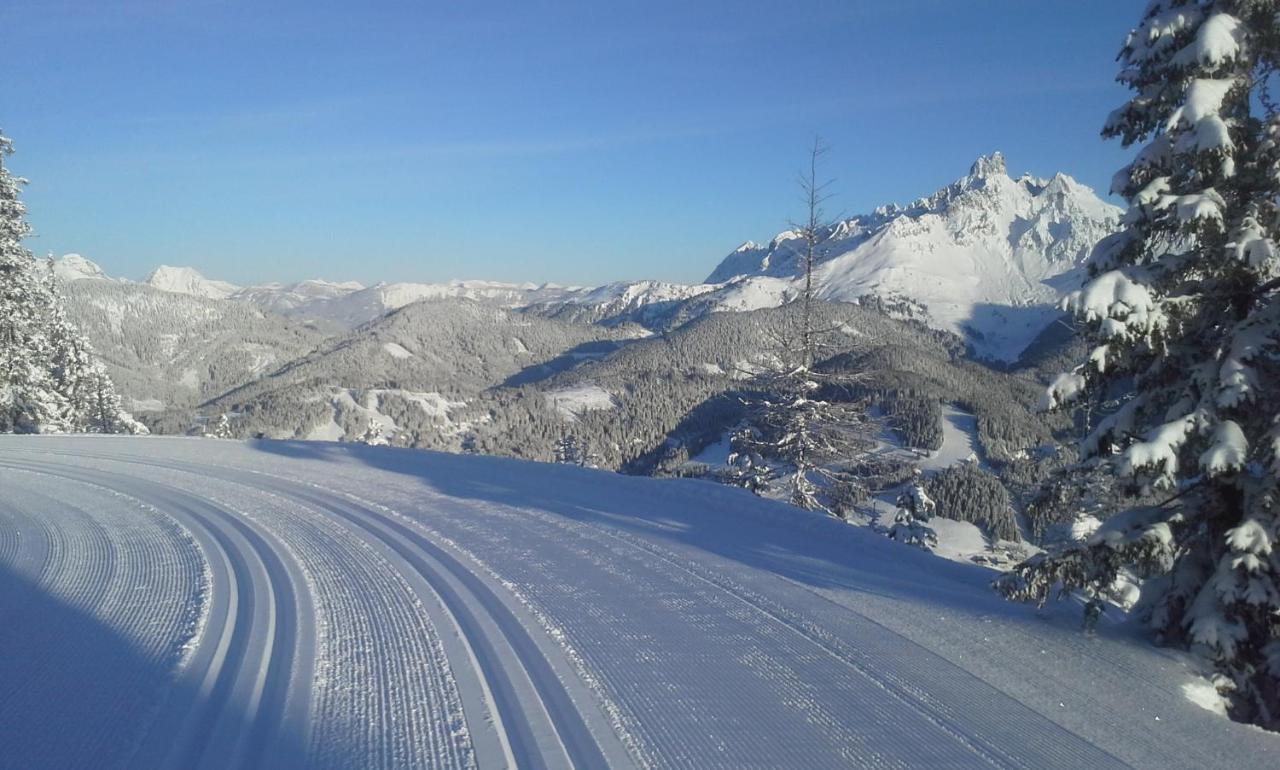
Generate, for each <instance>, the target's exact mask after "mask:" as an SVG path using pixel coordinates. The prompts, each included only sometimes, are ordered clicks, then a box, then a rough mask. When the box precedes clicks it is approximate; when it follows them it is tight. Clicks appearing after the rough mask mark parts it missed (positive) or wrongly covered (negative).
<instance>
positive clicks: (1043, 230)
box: [707, 152, 1121, 359]
mask: <svg viewBox="0 0 1280 770" xmlns="http://www.w3.org/2000/svg"><path fill="white" fill-rule="evenodd" d="M1120 214H1121V210H1120V209H1119V208H1117V207H1115V206H1112V205H1111V204H1109V203H1107V202H1105V201H1103V200H1102V199H1101V198H1099V197H1098V196H1097V194H1096V193H1095V192H1094V191H1093V190H1092V189H1090V188H1089V187H1087V186H1085V185H1083V184H1080V183H1079V182H1077V181H1076V180H1074V179H1072V178H1071V177H1069V176H1067V175H1065V174H1061V173H1059V174H1056V175H1054V176H1053V177H1052V178H1050V179H1040V178H1036V177H1033V176H1030V175H1024V176H1021V177H1019V178H1018V179H1013V178H1011V177H1010V176H1009V174H1008V170H1007V168H1006V166H1005V160H1004V157H1003V156H1002V155H1001V154H1000V153H998V152H997V153H994V154H992V155H989V156H985V157H982V158H979V159H978V160H977V162H975V163H974V164H973V166H972V168H970V170H969V173H968V174H966V175H965V176H963V177H961V178H960V179H958V180H957V181H955V182H953V183H952V184H950V185H947V186H946V187H944V188H942V189H941V190H939V191H937V192H936V193H934V194H933V195H930V196H929V197H927V198H921V199H919V200H917V201H915V202H914V203H911V204H910V205H908V206H897V205H889V206H883V207H881V208H878V209H876V210H875V211H874V212H872V213H871V214H867V215H861V216H855V217H851V218H849V219H845V220H842V221H840V222H838V223H836V224H835V225H834V226H832V227H831V228H830V229H829V230H828V231H827V233H826V234H825V236H824V238H823V240H822V242H821V243H820V244H819V245H818V260H819V267H818V270H817V275H816V278H817V283H818V287H819V288H818V292H819V295H820V296H821V297H823V298H825V299H832V300H852V299H855V298H858V297H863V296H866V295H876V296H879V297H881V298H884V299H889V300H907V301H908V302H910V303H913V304H914V303H919V304H922V305H924V306H925V307H926V308H927V317H928V320H929V321H930V322H931V323H932V324H933V325H936V326H938V327H939V328H944V329H949V330H952V331H955V332H958V333H960V334H962V335H963V336H965V337H966V338H968V339H969V340H970V342H971V343H972V344H973V346H974V349H975V350H976V351H977V352H978V353H979V354H980V355H983V356H986V357H990V358H997V359H1012V358H1015V357H1016V356H1017V355H1018V353H1020V352H1021V351H1022V350H1023V349H1024V348H1025V347H1026V345H1027V344H1028V343H1029V342H1030V341H1031V340H1032V339H1033V338H1034V337H1035V336H1036V334H1038V333H1039V332H1040V331H1041V330H1043V329H1044V327H1045V326H1046V325H1047V324H1048V323H1049V320H1050V319H1051V318H1053V317H1055V316H1056V313H1057V311H1056V309H1055V308H1054V307H1053V304H1054V303H1055V302H1056V300H1057V299H1058V297H1059V296H1060V292H1059V289H1058V288H1056V287H1055V286H1053V285H1051V283H1050V281H1051V279H1054V278H1058V277H1059V276H1063V275H1064V274H1065V273H1068V272H1070V271H1072V270H1074V269H1076V268H1077V267H1079V265H1080V264H1081V262H1082V261H1083V260H1084V258H1085V257H1086V256H1088V253H1089V250H1090V249H1091V248H1092V247H1093V245H1094V244H1095V243H1097V242H1098V240H1100V239H1101V238H1102V237H1104V236H1106V235H1108V234H1109V233H1111V232H1112V231H1114V230H1115V228H1116V226H1117V225H1118V222H1119V218H1120ZM802 253H803V242H802V241H801V240H800V237H799V234H798V233H795V232H793V231H786V232H782V233H780V234H778V235H777V236H776V237H775V238H774V239H773V240H772V241H770V242H769V243H768V244H767V245H759V244H756V243H752V242H750V241H748V242H747V243H744V244H743V245H742V246H740V247H738V248H737V249H735V250H734V251H733V252H732V253H731V254H729V255H728V256H727V257H725V259H724V260H723V261H721V263H720V265H719V266H717V267H716V269H715V270H714V271H712V273H711V275H710V276H709V277H708V278H707V283H712V284H724V286H723V287H722V288H720V289H718V290H717V293H718V297H720V298H722V300H721V301H719V304H720V305H721V306H723V307H724V309H750V308H751V307H754V306H760V305H762V304H769V303H773V302H777V301H782V300H784V299H785V298H787V297H789V296H791V295H793V294H794V292H795V289H796V285H795V282H796V280H797V278H798V277H799V276H800V275H801V273H802V266H801V262H800V257H801V254H802Z"/></svg>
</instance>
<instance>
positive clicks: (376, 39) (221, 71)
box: [0, 0, 1145, 284]
mask: <svg viewBox="0 0 1280 770" xmlns="http://www.w3.org/2000/svg"><path fill="white" fill-rule="evenodd" d="M1144 5H1145V0H1034V1H1030V0H882V1H881V2H870V0H866V1H862V0H833V1H830V2H809V1H806V0H785V1H779V2H756V1H753V0H726V1H725V2H719V1H718V0H716V1H712V0H677V1H675V2H668V1H667V0H645V1H644V2H630V1H629V0H554V1H553V2H543V1H541V0H520V1H518V2H516V1H513V2H498V1H497V0H495V1H493V2H483V3H473V2H426V1H424V0H419V1H418V2H390V1H384V0H369V1H368V2H359V1H357V2H350V1H349V0H348V1H347V2H340V3H329V2H324V1H323V0H309V1H308V2H277V1H276V0H258V1H256V2H254V1H246V2H241V1H240V0H225V1H220V0H202V1H201V0H196V1H193V2H182V1H181V0H121V1H119V2H117V1H115V0H77V1H75V2H67V1H66V0H3V2H0V29H3V30H4V39H5V42H4V53H5V55H4V71H3V75H2V76H0V128H3V130H4V132H5V133H6V134H8V135H9V136H10V137H11V138H12V139H13V140H14V142H15V143H16V147H17V151H18V153H17V154H16V155H15V156H13V158H11V159H10V165H11V167H12V168H13V169H15V170H16V171H17V172H18V173H20V174H22V175H24V176H27V177H29V178H30V179H31V184H30V185H29V187H28V188H27V192H26V201H27V204H28V207H29V208H30V211H31V214H30V219H31V222H32V224H33V225H34V227H35V228H36V230H37V233H38V236H37V237H36V238H34V239H33V240H32V241H31V242H30V246H31V248H32V249H33V250H34V251H36V252H37V253H41V254H43V253H45V252H49V251H52V252H55V253H64V252H69V251H78V252H81V253H83V254H85V255H86V256H88V257H90V258H91V259H94V260H95V261H98V262H99V263H101V264H102V265H103V267H104V268H106V269H107V271H108V272H110V273H112V274H115V275H123V276H127V277H141V276H143V275H145V274H146V273H147V272H148V271H149V270H150V269H151V268H152V267H154V266H155V265H157V264H160V263H166V264H175V265H192V266H195V267H197V268H199V269H200V270H201V271H202V272H204V273H205V274H206V275H209V276H210V277H217V278H224V279H227V280H231V281H235V282H239V283H250V282H255V281H267V280H294V279H300V278H308V277H322V278H329V279H355V280H360V281H364V282H366V283H367V282H373V281H377V280H444V279H449V278H488V279H496V280H515V281H525V280H533V281H544V280H549V281H556V282H560V283H576V284H593V283H600V282H604V281H608V280H615V279H630V278H661V279H668V280H679V281H697V280H700V279H702V278H703V277H705V276H706V274H707V273H709V272H710V271H711V269H712V268H713V267H714V266H715V264H716V263H717V262H718V261H719V259H720V258H721V257H722V256H723V255H724V254H725V253H727V252H728V251H730V250H731V249H733V248H734V247H735V246H737V245H738V244H739V243H740V242H742V241H744V240H746V239H754V240H757V241H759V240H767V239H768V238H770V237H772V236H773V235H774V234H775V233H776V232H778V231H779V230H781V229H783V228H784V226H785V223H786V221H787V220H788V219H789V218H792V217H795V216H797V215H798V214H799V211H798V208H799V206H798V201H797V198H796V194H795V189H794V186H793V181H794V177H795V171H796V170H797V169H798V168H799V167H800V165H801V164H802V163H803V161H804V158H805V149H806V146H807V144H808V143H809V142H810V141H811V139H812V137H813V136H814V135H815V134H821V135H822V136H823V137H824V138H825V139H826V140H827V142H828V143H829V144H830V145H831V146H832V151H831V153H830V154H829V156H828V164H827V166H828V171H829V172H830V176H833V177H835V178H836V180H837V182H836V187H835V190H836V192H837V193H838V195H837V197H836V199H835V200H834V201H833V202H832V207H833V208H834V209H836V210H838V211H839V212H843V213H847V214H854V213H859V212H862V211H866V210H870V209H872V208H874V207H875V206H877V205H880V204H882V203H888V202H895V201H896V202H903V203H905V202H908V201H910V200H912V199H914V198H917V197H920V196H922V195H925V194H928V193H930V192H932V191H933V190H934V189H936V188H937V187H939V186H941V185H943V184H945V183H946V182H949V181H951V180H952V179H955V178H956V177H959V176H961V175H962V174H963V173H965V171H967V169H968V167H969V165H970V163H972V161H973V160H974V158H976V157H977V156H978V155H980V154H983V153H986V152H989V151H991V150H995V149H1000V150H1002V151H1004V153H1005V154H1006V156H1007V158H1008V161H1009V165H1010V170H1011V171H1012V172H1013V173H1014V174H1015V175H1016V174H1018V173H1021V172H1022V171H1031V172H1032V173H1036V174H1039V175H1044V176H1048V175H1051V174H1052V173H1054V172H1056V171H1065V172H1066V173H1069V174H1071V175H1073V176H1075V177H1077V178H1078V179H1080V180H1081V181H1083V182H1085V183H1086V184H1089V185H1091V186H1093V187H1095V188H1097V189H1099V190H1100V191H1105V189H1106V188H1107V186H1108V183H1109V180H1110V178H1111V174H1112V173H1113V172H1114V171H1115V170H1116V168H1118V167H1119V166H1120V165H1122V164H1123V162H1124V160H1125V157H1126V153H1125V152H1124V151H1123V150H1122V148H1120V147H1119V145H1118V144H1117V143H1115V142H1103V141H1102V140H1101V139H1100V138H1099V137H1098V131H1099V129H1100V127H1101V125H1102V122H1103V120H1104V118H1105V117H1106V115H1107V113H1108V112H1109V111H1110V110H1111V109H1112V108H1114V107H1116V106H1118V105H1119V104H1120V103H1121V102H1122V101H1123V99H1124V96H1125V92H1124V91H1123V90H1122V89H1121V88H1120V87H1119V86H1117V85H1116V84H1115V82H1114V77H1115V72H1116V64H1115V61H1114V59H1115V54H1116V51H1117V50H1118V48H1119V46H1120V43H1121V42H1122V40H1123V38H1124V34H1125V32H1126V31H1127V30H1128V29H1129V28H1130V26H1131V25H1132V24H1133V23H1135V22H1136V21H1137V19H1138V16H1139V14H1140V12H1141V10H1142V7H1143V6H1144Z"/></svg>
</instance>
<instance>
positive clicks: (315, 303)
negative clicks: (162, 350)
mask: <svg viewBox="0 0 1280 770" xmlns="http://www.w3.org/2000/svg"><path fill="white" fill-rule="evenodd" d="M73 257H74V259H71V258H73ZM69 259H70V261H69V262H68V260H69ZM63 262H67V264H66V265H65V267H63V268H62V269H61V271H60V274H61V275H64V277H65V278H66V279H69V280H78V279H80V278H86V277H105V275H104V274H103V272H102V270H101V268H98V267H97V265H94V264H93V263H92V262H89V261H88V260H85V259H84V258H83V257H80V256H79V255H68V256H67V257H64V258H63V260H61V261H60V262H59V264H62V263H63ZM95 270H96V273H95V272H93V271H95ZM144 283H146V284H147V285H148V286H151V287H152V288H155V289H159V290H161V291H167V292H172V293H174V294H189V295H191V296H195V297H203V298H205V299H230V300H234V301H236V302H246V303H249V304H252V305H256V306H258V307H259V308H261V309H263V310H268V311H270V312H273V313H278V314H280V315H283V316H287V317H290V318H294V319H296V320H301V321H311V322H317V323H322V324H324V323H331V324H336V325H337V326H339V327H341V328H343V329H351V328H354V327H356V326H359V325H361V324H364V323H368V322H369V321H372V320H374V319H375V318H379V317H381V316H384V315H386V314H387V313H389V312H391V311H393V310H399V309H400V308H402V307H404V306H406V305H411V304H413V303H414V302H420V301H422V300H427V299H470V300H475V301H477V302H485V303H488V304H494V305H498V306H500V307H506V308H513V307H522V306H525V305H530V304H533V303H537V302H543V301H548V300H553V299H557V298H559V297H561V296H564V295H566V294H570V293H573V292H582V291H584V290H582V289H577V288H566V287H561V286H557V285H555V284H533V283H502V282H498V281H449V282H447V283H411V282H396V283H377V284H374V285H373V286H368V287H366V286H364V285H363V284H360V283H358V282H356V281H341V282H335V281H325V280H317V279H312V280H305V281H299V282H297V283H287V284H286V283H265V284H258V285H254V286H244V287H241V286H237V285H235V284H233V283H228V282H227V281H218V280H213V279H209V278H206V277H204V276H203V275H202V274H201V273H200V272H199V271H197V270H196V269H194V268H191V267H170V266H168V265H161V266H160V267H158V268H156V269H155V270H153V271H152V272H151V274H150V275H149V276H148V277H147V279H146V280H145V281H144Z"/></svg>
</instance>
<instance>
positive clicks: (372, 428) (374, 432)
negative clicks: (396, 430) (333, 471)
mask: <svg viewBox="0 0 1280 770" xmlns="http://www.w3.org/2000/svg"><path fill="white" fill-rule="evenodd" d="M224 416H225V415H224ZM360 443H362V444H368V445H369V446H387V445H388V444H389V443H391V442H390V441H388V440H387V433H386V429H384V428H383V427H382V423H380V422H378V421H377V420H375V419H373V418H369V422H368V424H367V425H365V428H364V433H363V434H361V436H360Z"/></svg>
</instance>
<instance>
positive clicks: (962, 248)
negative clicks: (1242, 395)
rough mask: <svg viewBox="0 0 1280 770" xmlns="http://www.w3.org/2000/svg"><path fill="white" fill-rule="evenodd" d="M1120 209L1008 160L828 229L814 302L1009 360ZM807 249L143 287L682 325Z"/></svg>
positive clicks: (344, 318)
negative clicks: (594, 268) (643, 266)
mask: <svg viewBox="0 0 1280 770" xmlns="http://www.w3.org/2000/svg"><path fill="white" fill-rule="evenodd" d="M1120 213H1121V211H1120V209H1119V208H1117V207H1115V206H1112V205H1111V204H1109V203H1107V202H1105V201H1103V200H1102V199H1101V198H1099V197H1098V195H1097V194H1096V193H1095V192H1094V191H1093V190H1092V189H1090V188H1089V187H1087V186H1085V185H1083V184H1080V183H1079V182H1077V181H1076V180H1074V179H1072V178H1071V177H1069V176H1067V175H1065V174H1061V173H1059V174H1056V175H1054V176H1053V177H1051V178H1048V179H1041V178H1037V177H1033V176H1031V175H1023V176H1021V177H1019V178H1017V179H1014V178H1012V177H1010V176H1009V173H1008V169H1007V167H1006V165H1005V160H1004V157H1003V156H1002V155H1001V154H1000V153H998V152H997V153H993V154H991V155H989V156H985V157H982V158H979V159H978V160H977V161H976V162H975V163H974V164H973V166H972V167H971V168H970V170H969V173H968V174H966V175H965V176H963V177H961V178H960V179H958V180H956V181H955V182H953V183H951V184H949V185H947V186H946V187H944V188H942V189H941V190H938V191H937V192H935V193H934V194H932V195H930V196H928V197H926V198H921V199H919V200H917V201H915V202H913V203H911V204H909V205H907V206H899V205H896V204H891V205H886V206H882V207H880V208H878V209H876V210H875V211H873V212H872V213H870V214H865V215H860V216H855V217H851V218H848V219H844V220H842V221H840V222H837V223H836V224H834V225H832V226H831V227H830V228H829V229H828V230H827V231H826V232H825V234H824V236H823V239H822V242H821V243H819V245H818V259H819V266H818V271H817V275H816V278H817V284H818V294H819V296H820V297H821V298H823V299H829V300H840V301H852V300H857V299H859V298H865V297H875V298H877V300H878V301H881V302H885V303H888V304H889V305H890V306H891V307H893V308H896V310H897V311H898V312H900V313H902V314H904V315H908V316H912V317H916V318H919V319H921V320H925V321H926V322H928V323H929V324H930V325H932V326H934V327H936V328H940V329H944V330H948V331H953V332H955V333H957V334H960V335H961V336H963V337H964V338H965V339H966V340H968V341H969V343H970V345H971V346H972V348H973V350H974V351H975V352H976V353H977V354H978V355H979V356H982V357H985V358H990V359H996V360H1006V361H1008V360H1014V359H1016V358H1017V357H1018V355H1019V354H1020V353H1021V352H1022V351H1023V350H1024V349H1025V348H1026V347H1027V345H1028V344H1030V343H1031V342H1032V340H1034V339H1035V338H1036V336H1037V335H1038V334H1039V333H1040V332H1042V331H1043V330H1044V329H1045V327H1046V326H1048V325H1049V324H1050V323H1051V322H1052V320H1053V319H1054V318H1057V317H1058V316H1059V312H1058V310H1057V308H1056V302H1057V300H1058V299H1059V297H1060V296H1061V294H1062V291H1063V290H1064V289H1070V288H1074V286H1072V285H1071V284H1072V283H1073V281H1072V277H1073V276H1074V275H1075V272H1074V271H1076V269H1077V268H1078V267H1079V266H1080V264H1081V262H1082V261H1083V260H1084V258H1085V257H1086V256H1087V255H1088V253H1089V250H1090V249H1091V248H1092V247H1093V244H1095V243H1096V242H1097V241H1098V240H1100V239H1101V238H1102V237H1104V236H1106V235H1108V234H1109V233H1111V232H1112V231H1114V230H1115V228H1116V227H1117V225H1118V222H1119V217H1120ZM802 248H803V243H802V241H801V239H800V238H799V235H798V234H797V233H795V232H793V231H784V232H782V233H779V234H778V235H777V236H776V237H774V238H773V239H772V240H771V241H770V242H769V243H767V244H764V245H761V244H757V243H754V242H751V241H748V242H746V243H744V244H743V245H742V246H740V247H738V248H737V249H735V250H734V251H733V252H732V253H731V254H729V255H728V256H726V257H725V258H724V259H723V260H722V261H721V262H720V264H719V265H718V266H717V267H716V268H715V270H713V271H712V272H711V274H710V276H708V278H707V280H706V281H705V282H704V283H701V284H694V285H685V284H676V283H667V282H662V281H648V280H645V281H628V282H620V283H612V284H607V285H605V286H600V287H595V288H578V287H562V286H556V285H554V284H541V285H539V284H532V283H524V284H517V283H500V282H493V281H451V282H448V283H378V284H375V285H373V286H369V287H365V286H362V285H361V284H359V283H355V282H341V283H338V282H331V281H322V280H308V281H301V282H299V283H291V284H262V285H256V286H249V287H239V286H236V285H234V284H231V283H227V282H226V281H218V280H212V279H208V278H205V277H204V276H203V275H201V274H200V273H199V272H198V271H196V270H194V269H192V268H175V267H168V266H161V267H159V268H157V269H156V270H155V271H153V272H152V273H151V275H150V276H149V277H148V278H147V279H146V282H145V283H146V284H147V285H149V286H151V287H153V288H156V289H160V290H162V291H167V292H171V293H178V294H188V295H193V296H197V297H201V298H206V299H215V300H232V301H236V302H242V303H247V304H251V305H254V306H256V307H258V308H260V309H262V310H266V311H269V312H272V313H276V314H280V315H283V316H286V317H289V318H292V319H294V320H299V321H306V322H310V323H313V324H317V325H319V326H320V327H321V328H333V327H338V328H340V329H352V328H355V327H357V326H360V325H362V324H364V323H368V322H369V321H372V320H374V319H376V318H379V317H381V316H384V315H386V314H387V313H389V312H391V311H394V310H398V309H400V308H402V307H405V306H406V305H410V304H412V303H414V302H418V301H421V300H430V299H435V300H439V299H469V300H474V301H477V302H483V303H485V304H490V305H496V306H498V307H503V308H521V307H524V308H529V309H530V310H532V311H533V312H534V313H536V314H538V315H544V316H548V317H553V318H558V319H561V320H567V321H572V322H577V323H604V324H615V323H621V322H635V323H640V324H642V325H644V326H647V327H649V328H651V329H655V330H667V329H670V328H674V327H675V326H678V325H679V324H681V323H684V322H685V321H687V320H689V319H691V318H695V317H697V316H699V315H702V314H704V313H707V312H716V311H749V310H758V309H762V308H767V307H776V306H778V305H780V304H783V303H785V302H787V301H788V300H790V299H793V298H795V296H796V294H797V292H798V289H799V277H800V274H801V265H800V255H801V253H802ZM56 269H57V270H58V272H59V275H61V276H62V277H63V278H64V279H66V280H81V279H85V278H105V277H106V276H105V275H104V274H103V272H102V270H101V269H100V268H98V267H97V266H96V265H94V264H93V263H92V262H89V261H88V260H86V259H84V258H83V257H81V256H79V255H68V256H66V257H64V258H63V259H62V260H60V261H59V262H58V264H57V266H56Z"/></svg>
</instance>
